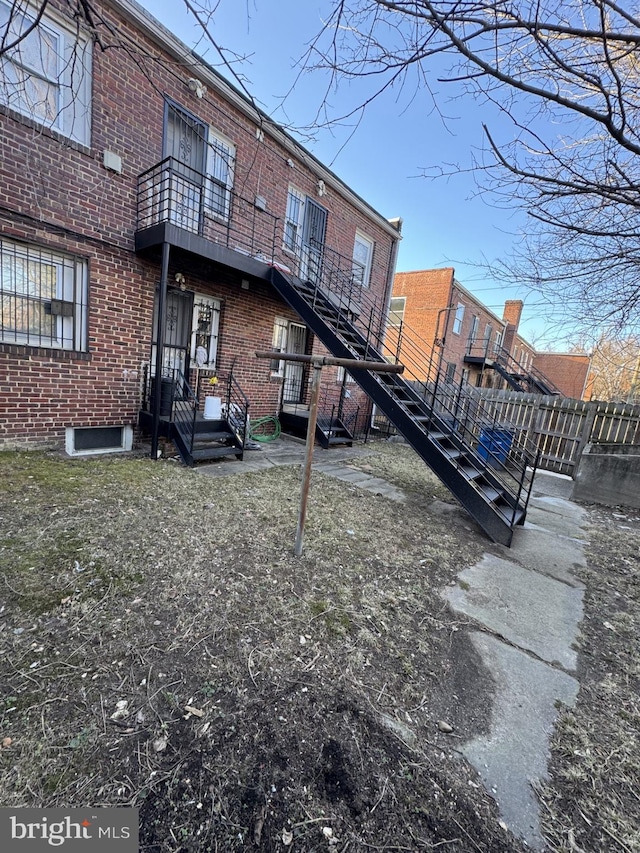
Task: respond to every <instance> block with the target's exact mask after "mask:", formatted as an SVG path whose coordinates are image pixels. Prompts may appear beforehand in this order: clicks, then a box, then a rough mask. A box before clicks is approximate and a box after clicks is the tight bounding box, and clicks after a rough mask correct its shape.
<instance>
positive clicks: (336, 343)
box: [271, 268, 525, 546]
mask: <svg viewBox="0 0 640 853" xmlns="http://www.w3.org/2000/svg"><path fill="white" fill-rule="evenodd" d="M271 279H272V283H273V286H274V287H275V289H276V290H277V291H278V293H279V294H280V296H281V297H282V298H283V299H284V300H285V301H286V302H287V303H288V304H289V305H290V306H291V308H292V309H293V310H294V311H295V312H296V313H297V314H298V315H299V316H300V318H301V319H302V320H303V321H304V322H305V323H306V324H307V326H308V327H309V328H310V329H311V330H312V332H313V333H314V334H315V335H316V336H317V337H318V338H319V339H320V340H321V341H322V343H323V344H324V345H325V346H326V347H327V349H328V350H329V351H330V352H331V353H332V354H333V355H334V356H335V357H337V358H363V356H364V355H366V357H367V358H368V359H371V360H378V361H384V359H383V357H382V355H381V353H379V352H377V351H376V350H375V348H373V347H372V346H371V345H369V344H368V343H367V341H366V339H365V338H364V337H363V335H362V334H361V332H360V331H359V330H358V329H357V328H356V327H355V326H354V325H353V324H352V323H351V322H350V321H349V320H348V319H347V318H346V316H344V315H342V314H341V312H340V311H339V310H338V308H336V306H335V304H333V303H332V302H330V301H329V300H328V299H326V298H323V297H321V296H320V295H319V294H318V293H317V292H316V293H315V299H316V300H317V301H316V306H317V305H318V304H319V303H320V302H321V305H322V310H323V311H324V312H325V313H330V314H332V315H333V317H334V319H336V320H337V321H338V323H339V324H341V325H342V326H343V329H344V331H348V332H349V334H350V335H351V336H352V337H353V338H354V344H355V343H356V342H357V343H358V346H355V345H353V344H352V345H351V346H350V345H348V344H346V343H345V342H344V341H343V340H342V339H341V338H340V337H339V336H338V335H337V334H336V333H335V332H334V330H333V329H332V328H331V327H330V326H329V325H328V324H327V323H326V322H325V320H323V319H322V317H321V316H320V314H319V313H318V312H317V310H316V308H314V306H312V305H310V304H309V302H308V301H307V300H306V299H305V298H304V297H303V296H302V295H301V293H300V292H299V291H298V289H297V288H296V286H295V284H294V283H293V282H292V281H289V279H288V278H287V277H286V276H285V275H284V274H283V273H282V272H280V270H278V269H276V268H272V273H271ZM301 284H302V283H301ZM302 286H304V285H302ZM349 372H350V374H351V375H352V377H353V379H354V380H355V381H356V382H357V384H358V385H359V386H360V387H361V388H362V390H363V391H365V393H366V394H367V395H368V396H369V398H370V399H371V400H372V401H373V402H374V403H375V404H376V406H378V408H379V409H381V410H382V411H383V412H384V414H385V415H386V417H387V418H389V420H390V421H391V422H392V423H393V424H394V425H395V427H396V428H397V429H398V431H399V432H400V433H401V435H402V436H403V437H404V438H405V439H406V440H407V442H408V443H409V444H410V445H411V446H412V447H413V448H414V450H415V451H416V452H417V453H418V454H419V455H420V457H421V458H422V460H423V461H424V462H425V463H426V464H427V465H428V466H429V468H430V469H431V470H432V471H433V473H434V474H435V475H436V476H437V477H438V478H439V479H440V480H441V481H442V483H443V484H444V485H445V486H446V487H447V488H448V489H449V490H450V491H451V492H452V493H453V494H454V495H455V497H456V498H458V500H459V501H460V503H461V504H462V505H463V506H464V507H465V509H466V510H467V512H469V514H470V515H471V516H472V517H473V518H474V519H475V521H476V522H477V523H478V524H479V526H480V527H481V528H482V529H483V530H484V531H485V533H486V534H487V535H488V536H489V538H490V539H492V540H493V541H495V542H500V543H501V544H503V545H507V546H509V545H510V544H511V539H512V536H513V527H514V526H515V525H516V524H522V523H523V521H524V515H525V510H524V507H522V506H521V505H520V504H519V503H518V501H517V499H516V497H515V496H514V495H512V494H511V493H510V492H509V490H508V489H507V488H506V487H505V486H504V484H503V483H502V482H501V481H500V480H499V479H498V478H497V477H496V476H495V475H494V474H493V473H492V472H491V470H490V468H489V467H488V464H487V462H486V460H484V459H482V458H481V457H480V456H478V454H477V453H475V451H474V450H473V449H472V448H470V447H468V446H467V445H466V444H465V443H464V442H462V440H461V439H460V438H459V437H457V436H456V433H455V432H454V431H453V430H452V429H451V427H450V426H449V425H448V424H447V423H446V421H445V420H444V419H443V418H441V417H440V416H439V415H437V414H435V413H434V412H433V411H432V409H431V407H430V406H429V404H428V403H427V401H426V400H424V399H423V398H422V397H420V396H419V395H418V394H417V393H416V392H415V391H414V389H413V388H411V386H410V385H409V384H408V383H407V382H406V381H405V380H404V379H402V378H401V377H400V376H398V375H392V374H380V375H377V374H374V373H373V372H370V371H367V370H358V369H351V370H350V371H349ZM381 375H384V376H385V378H386V380H387V381H386V382H382V381H381V380H380V376H381ZM389 377H392V379H391V381H390V380H389ZM392 388H394V389H395V390H398V389H401V390H402V392H403V394H406V395H407V396H408V397H409V400H408V402H409V401H410V402H412V403H414V404H416V403H417V404H419V406H420V408H419V411H420V415H421V416H422V417H423V418H426V419H427V420H428V422H429V429H427V428H426V427H425V426H424V425H423V424H422V423H420V421H418V420H417V419H416V416H415V415H413V414H411V413H410V412H409V411H408V409H407V408H406V407H405V406H403V404H402V403H400V402H399V401H398V400H397V399H395V398H394V396H393V393H392V391H391V389H392ZM435 434H445V435H447V437H448V438H449V439H450V440H451V441H452V442H453V443H454V444H456V445H457V446H459V447H460V449H461V451H462V452H463V453H464V456H465V461H468V462H469V463H470V464H472V465H473V466H474V467H475V468H477V469H478V470H480V471H481V472H482V475H481V476H482V480H483V481H484V483H483V486H485V487H490V488H492V489H493V490H495V491H497V492H498V493H499V498H500V500H502V501H503V502H504V504H505V505H506V509H505V511H501V509H500V508H499V507H498V506H497V505H496V503H495V500H489V499H488V498H487V497H486V495H485V494H483V492H482V490H481V489H480V488H479V487H478V484H477V483H476V482H475V480H472V479H470V478H469V477H467V476H466V475H465V474H464V473H463V471H462V470H460V468H459V467H458V466H457V465H456V463H455V462H453V461H452V460H451V459H450V458H449V457H448V456H447V454H446V453H445V452H444V450H443V449H442V447H441V446H439V444H438V442H437V440H436V439H435V437H434V435H435Z"/></svg>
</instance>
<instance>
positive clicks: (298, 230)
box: [284, 187, 305, 252]
mask: <svg viewBox="0 0 640 853" xmlns="http://www.w3.org/2000/svg"><path fill="white" fill-rule="evenodd" d="M304 202H305V197H304V196H303V195H302V193H300V192H298V190H296V189H294V188H293V187H289V194H288V196H287V214H286V217H285V221H284V247H285V249H289V250H290V251H292V252H298V251H299V250H300V247H301V246H302V223H303V222H304V207H305V203H304Z"/></svg>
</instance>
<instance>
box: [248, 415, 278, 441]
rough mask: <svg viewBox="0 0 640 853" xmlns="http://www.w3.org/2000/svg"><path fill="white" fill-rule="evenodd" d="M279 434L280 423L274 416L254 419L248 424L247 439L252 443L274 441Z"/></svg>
mask: <svg viewBox="0 0 640 853" xmlns="http://www.w3.org/2000/svg"><path fill="white" fill-rule="evenodd" d="M281 432H282V427H281V426H280V421H279V420H278V418H276V417H275V415H267V416H266V417H264V418H256V419H255V420H254V421H251V423H250V424H249V438H250V439H252V440H253V441H275V440H276V438H279V437H280V433H281Z"/></svg>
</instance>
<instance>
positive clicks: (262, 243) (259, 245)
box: [137, 157, 366, 300]
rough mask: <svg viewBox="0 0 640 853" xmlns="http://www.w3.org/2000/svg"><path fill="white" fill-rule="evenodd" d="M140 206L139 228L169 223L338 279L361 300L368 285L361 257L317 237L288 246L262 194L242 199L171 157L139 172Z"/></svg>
mask: <svg viewBox="0 0 640 853" xmlns="http://www.w3.org/2000/svg"><path fill="white" fill-rule="evenodd" d="M137 205H138V223H137V228H138V230H139V231H142V230H144V229H145V228H150V227H152V226H154V225H159V224H161V223H170V224H172V225H176V226H177V227H178V228H182V229H183V230H185V231H188V232H190V233H192V234H197V235H198V236H200V237H205V238H206V239H208V240H211V241H212V242H214V243H217V244H218V245H222V246H225V247H226V248H228V249H233V250H235V251H236V252H239V253H240V254H242V255H248V256H250V257H253V258H255V259H256V260H259V261H263V262H264V263H267V264H272V265H275V266H278V267H279V268H280V269H282V270H283V271H284V272H290V273H293V274H294V275H296V276H298V277H299V278H302V279H304V280H305V281H306V280H308V281H312V282H320V281H321V280H324V282H325V287H326V286H328V288H329V289H332V283H333V282H335V284H336V285H337V286H338V289H339V290H340V292H341V294H342V297H341V298H348V299H353V300H357V294H358V293H359V291H360V290H362V289H363V287H364V288H365V289H366V286H365V283H364V275H365V267H364V266H363V265H362V264H360V263H358V261H356V260H354V259H353V258H350V257H346V256H344V255H340V254H339V253H338V252H336V251H335V250H333V249H331V248H329V247H328V246H325V245H323V244H319V243H315V242H311V243H309V244H308V245H306V244H303V243H302V242H301V240H296V241H294V247H293V248H289V247H287V246H286V245H285V235H284V230H283V229H284V221H283V220H282V219H281V218H279V217H277V216H274V215H273V214H272V213H270V212H269V211H267V210H266V209H265V202H264V199H261V198H260V197H256V198H254V199H248V198H244V197H242V196H240V195H238V193H236V192H234V191H233V190H231V189H229V188H227V187H223V186H221V184H220V183H219V182H218V181H215V180H214V179H213V178H211V177H210V176H208V175H205V174H202V173H201V172H197V171H196V170H195V169H192V168H190V167H189V166H186V165H185V164H183V163H181V162H180V161H179V160H176V159H175V158H173V157H167V158H166V159H164V160H162V162H160V163H157V164H156V165H155V166H152V167H151V168H150V169H147V171H146V172H143V173H142V174H141V175H140V176H139V178H138V190H137ZM288 240H289V245H291V238H290V236H289V238H288Z"/></svg>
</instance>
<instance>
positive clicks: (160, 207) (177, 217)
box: [137, 157, 280, 263]
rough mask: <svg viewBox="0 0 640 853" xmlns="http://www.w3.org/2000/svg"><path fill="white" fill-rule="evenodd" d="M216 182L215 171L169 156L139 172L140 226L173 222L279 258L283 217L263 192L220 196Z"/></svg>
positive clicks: (231, 245) (247, 251)
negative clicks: (252, 195) (274, 211)
mask: <svg viewBox="0 0 640 853" xmlns="http://www.w3.org/2000/svg"><path fill="white" fill-rule="evenodd" d="M211 187H212V179H211V178H210V176H208V175H206V174H204V173H202V172H199V171H197V170H196V169H192V168H190V167H189V166H186V165H185V164H184V163H181V162H180V161H179V160H176V159H175V158H174V157H166V158H165V159H164V160H162V161H161V162H160V163H156V164H155V165H153V166H151V168H149V169H147V170H146V171H145V172H143V173H142V174H141V175H139V177H138V187H137V210H138V221H137V228H138V230H144V229H145V228H150V227H152V226H154V225H158V224H160V223H169V224H172V225H176V226H177V227H178V228H182V229H183V230H185V231H189V232H191V233H193V234H197V235H199V236H201V237H206V238H207V239H209V240H211V241H213V242H215V243H219V244H221V245H223V246H226V247H227V248H229V249H234V250H235V251H238V252H240V253H242V254H248V255H251V256H252V257H255V258H257V259H259V260H262V261H264V262H265V263H273V262H274V260H275V259H276V244H277V236H278V230H279V223H280V219H279V218H278V217H277V216H274V215H273V214H272V213H270V212H269V211H267V210H266V209H265V206H264V203H263V200H262V199H260V198H258V197H256V198H254V199H248V198H245V197H243V196H241V195H239V194H238V193H236V192H235V191H234V190H232V189H230V188H224V189H223V191H222V192H223V195H222V197H221V196H220V195H219V194H215V196H214V194H213V193H212V191H211Z"/></svg>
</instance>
